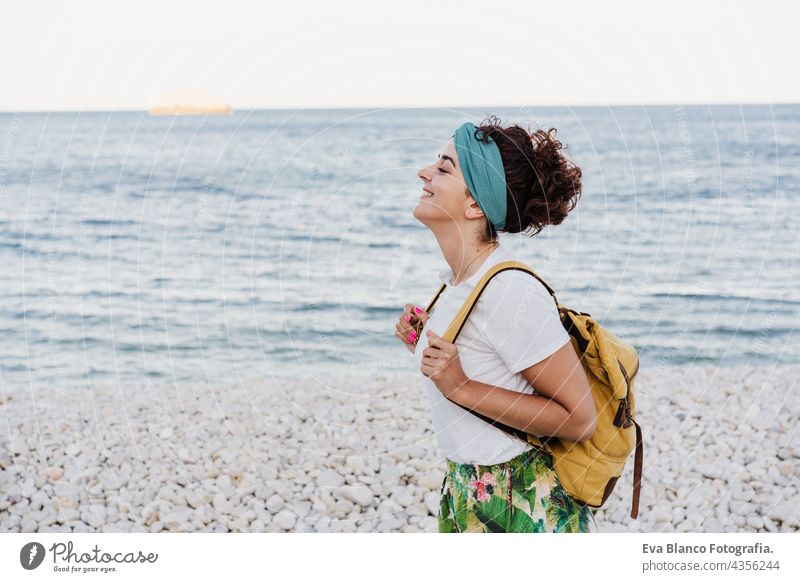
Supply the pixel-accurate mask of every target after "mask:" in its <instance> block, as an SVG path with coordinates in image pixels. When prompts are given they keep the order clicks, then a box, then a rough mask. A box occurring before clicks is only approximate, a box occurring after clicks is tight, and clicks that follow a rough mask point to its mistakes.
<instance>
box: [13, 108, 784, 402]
mask: <svg viewBox="0 0 800 582" xmlns="http://www.w3.org/2000/svg"><path fill="white" fill-rule="evenodd" d="M488 113H494V114H497V115H498V116H499V117H501V119H503V120H504V121H506V120H507V121H514V122H520V123H523V124H530V125H531V126H532V127H537V126H538V127H544V128H547V127H551V126H552V127H556V128H558V136H559V138H560V139H562V141H563V142H564V143H566V144H567V145H568V149H567V152H568V154H569V156H570V157H571V158H572V159H573V161H575V162H576V163H577V164H578V165H579V166H580V167H581V168H582V170H583V172H584V193H583V197H582V199H581V200H580V202H579V203H578V206H577V208H576V210H575V211H574V212H573V213H572V214H571V215H570V216H569V217H568V218H567V220H566V221H565V222H564V223H563V224H562V225H560V226H558V227H551V228H549V229H545V230H544V231H543V232H542V233H541V234H540V235H538V236H536V237H534V238H525V237H522V236H520V235H505V238H504V243H505V244H506V245H508V247H509V248H510V250H512V251H517V250H520V251H521V252H522V260H525V261H526V262H527V263H528V264H530V265H531V266H532V267H534V268H535V269H537V271H539V272H540V273H541V274H542V275H543V276H544V277H545V278H546V279H547V280H548V282H549V283H550V284H551V286H553V287H554V288H555V290H556V292H557V293H558V295H559V299H560V301H561V302H562V303H564V304H566V305H568V306H570V307H574V308H577V309H579V310H581V311H587V312H589V313H591V314H592V315H593V316H594V317H596V318H597V319H599V320H600V321H601V322H602V323H603V324H604V325H606V326H608V327H609V329H611V330H612V331H614V332H615V333H618V334H619V335H621V336H622V337H624V338H625V339H626V340H628V341H630V342H632V343H633V344H634V345H635V346H636V347H637V349H639V351H640V354H641V358H642V365H643V366H648V365H656V364H659V363H666V364H673V363H675V364H677V363H696V362H701V363H716V364H722V365H729V364H735V363H740V362H744V361H747V362H754V363H764V364H773V363H776V364H777V363H798V362H800V356H798V354H797V353H796V352H795V350H794V349H793V347H794V345H796V343H797V339H798V334H797V331H796V330H797V327H798V323H799V322H798V313H800V291H798V288H797V283H798V280H800V238H798V236H799V235H800V229H798V226H797V220H798V216H800V142H798V139H797V136H798V135H800V106H794V105H792V106H789V105H781V106H768V105H759V106H754V105H748V106H742V107H740V106H714V107H706V106H685V107H674V106H663V107H646V108H642V107H614V108H603V107H597V108H593V107H582V108H535V109H507V110H502V109H471V110H458V111H455V110H433V109H430V110H426V109H417V110H313V111H302V112H297V111H238V112H236V113H235V114H234V115H232V116H229V117H210V118H202V117H193V118H188V117H184V118H164V117H154V118H151V117H148V116H146V115H144V114H137V113H130V112H124V113H80V114H79V113H58V114H33V113H23V114H14V113H6V114H0V195H1V196H0V200H1V201H2V202H0V257H2V265H3V270H4V272H5V274H6V276H4V277H3V278H2V281H0V328H1V329H2V337H3V342H2V348H0V382H1V383H2V388H3V389H12V388H14V387H20V386H27V385H32V386H35V387H41V388H47V387H52V386H75V385H99V384H106V385H107V384H115V383H117V382H119V383H121V384H126V385H127V384H129V383H142V382H143V381H147V380H151V381H155V380H158V381H159V382H162V381H163V382H171V381H180V382H184V381H197V382H212V383H214V382H218V381H225V382H234V381H236V380H237V379H242V380H243V381H244V380H249V379H253V378H264V377H271V376H276V375H279V376H285V375H293V376H301V375H302V376H317V377H319V378H322V379H324V378H325V377H326V376H327V375H328V374H335V373H336V372H337V371H344V370H346V371H347V372H356V371H358V372H360V371H364V372H374V371H376V370H389V371H396V370H409V371H411V370H412V367H411V366H412V361H411V359H410V354H409V353H408V352H407V351H406V350H405V349H404V348H403V347H402V346H401V345H400V344H399V342H398V341H397V340H396V339H395V338H394V336H393V330H394V324H395V321H396V319H397V317H398V316H399V314H400V312H401V311H402V306H403V304H404V303H405V302H414V303H419V304H425V303H427V301H428V300H429V299H430V297H431V295H432V293H433V292H434V291H435V289H436V288H437V286H438V279H437V276H436V275H437V273H438V272H439V271H440V270H441V269H443V268H445V266H446V264H445V263H444V260H443V259H442V257H441V255H440V253H439V250H438V246H437V245H436V243H435V240H434V238H433V237H432V235H431V234H430V233H429V231H428V230H427V229H426V228H425V227H424V226H422V225H421V224H419V223H418V222H417V221H416V220H415V219H414V218H413V216H412V215H411V211H412V209H413V208H414V206H415V205H416V203H417V198H418V195H419V192H420V181H419V179H418V178H417V177H416V172H417V170H418V169H419V168H420V167H422V166H423V165H426V164H428V163H430V162H431V161H432V160H433V159H434V158H435V156H436V154H437V153H438V151H439V149H440V148H441V146H442V144H443V143H444V142H445V141H446V140H447V139H448V138H449V137H450V135H451V134H452V132H453V130H454V129H455V127H457V126H458V125H459V124H460V123H462V122H463V121H467V120H471V121H474V122H477V121H479V120H480V119H482V118H483V117H484V116H485V115H486V114H488Z"/></svg>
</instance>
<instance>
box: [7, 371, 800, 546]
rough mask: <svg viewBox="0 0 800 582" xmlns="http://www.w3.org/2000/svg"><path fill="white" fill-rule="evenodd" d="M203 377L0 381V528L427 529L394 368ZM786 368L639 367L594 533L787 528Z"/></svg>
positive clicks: (434, 468) (423, 493) (440, 469)
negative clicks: (623, 457) (194, 380)
mask: <svg viewBox="0 0 800 582" xmlns="http://www.w3.org/2000/svg"><path fill="white" fill-rule="evenodd" d="M305 373H306V374H308V375H307V376H306V378H304V379H301V380H282V379H281V380H279V379H272V380H262V381H257V382H253V381H251V382H248V383H246V384H245V385H228V386H212V387H203V386H200V385H192V386H179V387H177V388H176V387H174V386H167V387H156V386H154V385H149V386H147V387H145V388H126V387H118V386H107V387H94V388H92V389H91V390H90V389H86V388H83V389H81V388H78V389H72V388H70V389H62V390H58V389H53V388H51V387H47V386H43V387H40V388H37V389H25V388H23V389H16V390H12V389H11V388H9V387H5V388H4V391H3V392H2V393H0V416H2V418H3V420H4V423H3V428H2V429H1V430H0V439H2V440H0V445H1V446H0V531H2V532H162V531H167V532H194V531H198V532H437V531H438V524H437V518H436V516H437V512H438V506H439V488H440V486H441V483H442V479H443V477H444V472H445V467H446V463H445V459H444V458H443V457H441V456H440V453H439V451H438V449H437V446H436V440H435V435H434V434H433V431H432V428H431V420H430V411H429V408H428V402H427V397H426V396H425V394H424V391H423V389H422V384H421V382H420V380H419V377H418V376H416V375H414V374H411V373H409V372H407V371H403V372H402V373H401V372H392V371H376V372H374V373H370V372H359V373H357V374H353V375H352V376H342V375H339V376H337V377H336V378H331V377H329V375H327V374H325V375H323V376H324V377H319V378H313V377H312V376H311V374H312V373H313V370H306V371H305ZM799 375H800V366H795V365H781V366H763V365H762V366H751V365H738V366H732V367H720V368H716V367H713V366H710V365H685V366H684V365H682V366H661V367H658V368H655V367H651V368H648V367H646V366H643V367H642V369H641V371H640V372H639V374H638V376H637V378H636V384H635V394H636V417H637V420H638V422H639V423H640V424H641V426H642V428H643V431H644V473H643V483H642V492H641V502H640V510H639V517H638V518H637V519H631V517H630V515H629V514H630V505H631V493H632V480H633V475H632V473H633V456H631V457H630V459H629V461H628V465H627V466H626V468H625V472H624V474H623V477H622V478H621V479H620V481H619V482H618V483H617V485H616V488H615V489H614V492H613V494H612V496H611V498H610V499H609V500H608V501H607V503H606V505H605V506H604V507H602V508H600V509H596V510H595V513H594V514H595V519H596V521H597V524H598V528H599V531H600V532H674V531H677V532H797V531H800V493H799V492H798V477H800V469H798V461H799V460H800V443H798V433H797V430H798V428H797V427H798V424H800V400H798V399H797V398H796V390H797V378H798V376H799Z"/></svg>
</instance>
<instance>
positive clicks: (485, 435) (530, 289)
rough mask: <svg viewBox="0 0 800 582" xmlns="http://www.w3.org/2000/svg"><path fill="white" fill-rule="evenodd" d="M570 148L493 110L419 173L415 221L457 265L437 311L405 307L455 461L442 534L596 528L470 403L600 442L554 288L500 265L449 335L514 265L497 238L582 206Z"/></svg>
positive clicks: (551, 474) (521, 422) (539, 455)
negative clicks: (453, 338) (449, 334)
mask: <svg viewBox="0 0 800 582" xmlns="http://www.w3.org/2000/svg"><path fill="white" fill-rule="evenodd" d="M561 147H562V146H561V143H560V142H559V141H557V140H556V139H555V130H552V129H551V130H550V131H549V132H544V131H542V130H538V131H536V132H535V133H534V134H533V135H531V134H529V133H528V132H527V131H526V130H525V129H523V128H521V127H519V126H517V125H514V126H511V127H507V128H503V127H502V126H501V124H500V122H499V120H498V119H497V118H496V117H494V116H491V117H490V118H488V119H487V120H485V121H484V123H483V124H481V125H480V126H478V127H477V128H476V127H475V126H474V125H473V124H471V123H465V124H463V125H461V126H460V127H459V128H458V129H457V130H456V132H455V134H454V135H453V137H452V138H451V140H450V141H449V142H448V143H447V144H446V145H445V147H444V148H443V149H442V151H441V152H440V154H439V156H438V159H437V160H436V161H435V162H434V163H433V164H431V165H430V166H428V167H425V168H423V169H421V170H420V171H419V172H418V176H419V177H420V178H421V179H422V182H423V186H422V189H423V194H422V196H420V201H419V203H418V205H417V206H416V208H414V216H415V218H417V220H419V221H420V222H421V223H422V224H424V225H425V226H427V227H428V228H429V229H430V230H431V232H432V233H433V235H434V236H435V237H436V240H437V241H438V243H439V247H440V248H441V251H442V256H443V257H444V259H445V261H447V264H448V265H449V267H450V268H449V269H445V270H444V271H442V272H441V273H440V274H439V277H440V279H441V280H442V281H443V282H444V283H445V284H446V289H445V290H444V291H443V292H442V295H441V296H440V297H439V300H438V302H437V303H436V306H435V308H434V309H432V313H431V314H430V315H429V314H427V313H425V312H424V310H422V309H421V308H420V307H417V306H414V305H412V304H406V306H405V310H404V313H403V315H402V316H401V317H400V320H399V322H398V324H397V331H396V333H395V335H396V336H397V337H398V338H399V339H400V340H401V341H402V342H403V343H404V345H405V346H406V347H407V348H408V349H409V351H411V352H412V353H413V354H414V357H415V361H416V363H417V365H418V366H419V368H420V371H421V372H422V374H423V376H424V378H423V382H424V383H425V387H426V391H427V393H428V396H429V399H430V402H431V408H432V415H433V425H434V430H435V431H436V436H437V440H438V444H439V447H440V449H441V450H442V452H443V453H444V455H445V456H446V457H447V472H446V474H445V478H444V481H443V482H442V487H441V494H442V496H441V503H440V509H439V531H440V532H594V531H596V530H597V525H596V523H595V520H594V516H593V514H592V511H591V508H590V507H588V506H586V505H583V504H581V503H580V502H578V501H575V500H574V499H572V498H571V497H569V496H568V495H567V494H566V493H565V491H564V490H563V489H562V487H561V484H560V482H559V480H558V477H557V475H556V473H555V471H554V470H553V465H552V459H551V458H550V456H549V455H547V454H546V453H543V452H540V451H539V450H538V449H536V448H534V447H533V446H532V445H531V444H529V443H525V442H523V441H522V440H519V439H515V438H514V437H512V436H509V435H508V434H507V433H506V432H504V431H503V430H501V429H499V428H497V427H494V426H492V425H490V424H488V423H487V422H485V421H483V420H481V419H480V418H478V417H477V416H475V415H474V414H471V413H469V412H467V411H465V410H464V409H463V408H461V406H465V407H467V408H469V409H471V410H474V411H476V412H478V413H479V414H482V415H484V416H487V417H489V418H493V419H497V420H498V421H500V422H502V423H504V424H506V425H510V426H513V427H515V428H518V429H521V430H524V431H526V432H528V433H531V434H535V435H537V436H550V435H553V436H556V437H562V438H565V439H570V440H575V441H580V440H584V439H587V438H589V437H590V436H591V435H592V433H593V432H594V425H595V419H596V410H595V407H594V401H593V399H592V396H591V393H590V386H589V382H588V379H587V378H586V375H585V373H584V371H583V367H582V366H581V364H580V362H579V360H578V357H577V355H576V353H575V350H574V349H573V347H572V343H571V341H570V339H569V336H568V334H567V332H566V331H565V330H564V328H563V327H562V325H561V322H560V319H559V315H558V311H557V308H556V305H555V302H554V301H553V298H552V297H551V296H550V294H549V293H548V291H547V290H546V289H545V287H544V286H543V285H542V284H541V283H540V282H539V281H537V280H536V279H535V278H534V277H532V276H531V275H530V274H528V273H524V272H521V271H504V272H502V273H500V274H498V275H497V276H495V277H494V278H493V279H492V280H491V282H490V283H489V285H488V286H487V288H486V289H485V290H484V292H483V294H482V295H481V298H480V299H479V300H478V303H477V304H476V306H475V309H474V310H473V311H472V313H471V314H470V316H469V318H468V319H467V323H466V325H465V326H464V327H463V329H462V331H461V334H460V335H459V337H458V339H457V341H458V346H455V345H454V344H452V343H449V342H447V341H445V340H443V339H442V338H441V337H440V334H443V333H444V332H445V330H446V329H447V327H448V326H449V324H450V322H451V321H452V319H453V317H454V316H455V314H456V312H457V311H458V310H459V308H460V307H461V305H462V304H463V302H464V300H465V299H466V298H467V296H468V295H469V293H470V291H471V290H472V289H473V288H474V286H475V284H476V283H477V282H478V281H479V280H480V279H481V277H482V276H483V274H484V273H485V272H486V271H487V270H488V269H489V268H490V267H491V266H492V265H494V264H496V263H498V262H501V261H504V260H518V259H517V257H513V256H511V253H509V252H508V251H507V250H506V249H505V248H504V247H503V246H502V245H501V244H500V240H499V237H498V232H507V233H519V232H522V231H525V230H526V229H527V230H528V231H529V232H531V233H532V236H533V235H535V234H537V233H538V232H539V231H541V229H542V228H544V226H545V225H548V224H560V223H561V222H562V221H563V220H564V218H565V217H566V215H567V213H568V212H569V211H570V210H572V208H574V206H575V203H576V202H577V199H578V198H579V196H580V188H581V183H580V178H581V171H580V169H579V168H577V167H575V166H574V165H573V164H571V163H570V162H569V161H568V160H567V159H566V158H565V157H564V156H563V155H562V153H561V151H560V149H561ZM420 324H424V327H423V328H422V331H421V332H420V333H419V334H417V332H416V331H415V327H419V325H420ZM459 405H461V406H459Z"/></svg>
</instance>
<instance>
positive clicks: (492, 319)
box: [414, 244, 570, 465]
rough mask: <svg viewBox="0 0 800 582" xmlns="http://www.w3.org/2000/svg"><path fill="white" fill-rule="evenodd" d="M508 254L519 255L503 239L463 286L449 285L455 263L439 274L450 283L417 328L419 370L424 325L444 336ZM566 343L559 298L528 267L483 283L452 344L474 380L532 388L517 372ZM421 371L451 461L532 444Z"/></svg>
mask: <svg viewBox="0 0 800 582" xmlns="http://www.w3.org/2000/svg"><path fill="white" fill-rule="evenodd" d="M507 260H520V259H519V258H518V257H512V256H511V255H510V253H509V252H508V251H506V249H505V248H504V247H503V246H502V244H501V245H499V246H498V247H497V248H495V250H494V251H492V252H491V253H490V254H489V256H488V257H486V259H485V260H484V261H483V263H482V264H481V266H480V267H479V268H478V270H477V271H476V272H475V273H473V274H472V276H470V277H469V278H468V279H466V280H465V281H462V282H461V283H459V284H458V285H455V286H453V285H452V284H451V278H452V276H453V272H452V270H451V269H449V268H448V269H445V270H444V271H441V272H440V273H439V278H440V279H441V281H442V282H443V283H445V284H446V285H447V287H446V289H444V290H443V291H442V294H441V296H440V297H439V300H438V301H437V302H436V305H435V306H434V308H433V310H432V314H431V316H430V318H429V319H428V321H427V323H426V324H425V327H424V328H423V329H422V331H421V332H420V338H419V340H418V343H417V347H416V349H415V351H414V361H415V363H416V368H417V370H419V368H420V366H421V362H422V351H423V350H424V349H425V348H426V347H427V346H428V337H427V335H426V333H425V332H426V330H428V329H432V330H433V331H434V332H435V333H437V334H438V335H442V334H444V332H445V331H446V330H447V328H448V327H449V325H450V323H451V322H452V320H453V318H454V317H455V315H456V313H457V312H458V310H459V309H461V306H462V305H463V303H464V301H465V300H466V298H467V296H468V295H469V294H470V292H471V291H472V289H473V288H474V287H475V285H476V284H477V283H478V281H480V279H481V277H482V276H483V275H484V273H485V272H486V271H487V270H488V269H489V268H490V267H491V266H492V265H495V264H497V263H499V262H502V261H507ZM522 262H524V261H522ZM568 341H570V339H569V334H567V331H566V330H565V329H564V327H563V326H562V324H561V320H560V317H559V314H558V309H557V308H556V304H555V301H554V300H553V297H552V296H551V295H550V293H549V292H548V291H547V289H546V288H545V287H544V285H542V284H541V283H540V282H539V281H538V280H537V279H536V278H535V277H534V276H532V275H530V274H528V273H525V272H522V271H504V272H502V273H500V274H498V275H495V276H494V278H492V280H491V281H490V282H489V284H488V285H487V287H486V289H484V291H483V293H482V294H481V297H480V299H479V300H478V302H477V304H476V305H475V308H474V309H473V310H472V313H471V314H470V316H469V317H468V318H467V321H466V323H465V324H464V327H463V329H462V330H461V333H460V334H459V336H458V338H456V342H455V345H456V347H457V348H458V354H459V359H460V360H461V366H462V367H463V369H464V373H465V374H466V375H467V377H469V378H470V379H473V380H478V381H480V382H484V383H486V384H491V385H492V386H499V387H500V388H505V389H508V390H514V391H516V392H523V393H527V394H535V393H536V392H535V390H534V389H533V386H531V385H530V384H529V383H528V381H527V380H526V379H525V377H524V376H523V375H522V374H520V371H522V370H525V369H526V368H529V367H531V366H532V365H534V364H536V363H538V362H541V361H542V360H544V359H545V358H547V357H548V356H550V355H552V354H553V353H554V352H556V351H557V350H558V349H559V348H561V347H563V346H564V344H566V343H567V342H568ZM420 376H421V378H422V381H423V383H424V385H425V389H426V392H427V394H428V397H429V400H430V404H431V413H432V416H433V428H434V431H435V432H436V437H437V441H438V444H439V448H440V449H441V451H442V453H443V454H444V456H445V457H447V458H448V459H450V460H452V461H454V462H456V463H467V464H473V463H476V464H479V465H494V464H497V463H503V462H505V461H508V460H511V459H512V458H514V457H516V456H517V455H519V454H521V453H523V452H524V451H526V450H528V449H530V448H532V447H531V445H530V444H528V443H523V442H522V441H521V440H519V439H517V438H515V437H512V436H511V435H509V434H507V433H506V432H504V431H503V430H502V429H500V428H497V427H495V426H492V425H490V424H488V423H486V422H485V421H483V420H481V419H480V418H478V417H477V416H475V415H474V414H472V413H470V412H468V411H466V410H464V409H463V408H461V407H460V406H459V405H457V404H455V403H453V402H451V401H450V400H448V399H447V398H445V396H444V395H443V394H442V393H441V392H440V391H439V389H438V388H437V387H436V384H434V383H433V381H432V380H431V379H430V378H428V377H427V376H425V375H424V374H422V373H421V372H420Z"/></svg>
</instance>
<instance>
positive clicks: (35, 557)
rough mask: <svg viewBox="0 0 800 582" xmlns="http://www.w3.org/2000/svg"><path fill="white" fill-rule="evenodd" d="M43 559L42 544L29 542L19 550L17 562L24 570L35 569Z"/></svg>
mask: <svg viewBox="0 0 800 582" xmlns="http://www.w3.org/2000/svg"><path fill="white" fill-rule="evenodd" d="M43 561H44V546H43V545H42V544H40V543H39V542H30V543H27V544H25V545H24V546H22V549H21V550H20V552H19V563H20V564H22V567H23V568H25V569H26V570H35V569H36V568H38V567H39V566H40V565H41V563H42V562H43Z"/></svg>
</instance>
